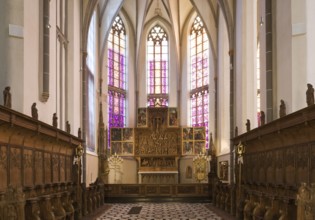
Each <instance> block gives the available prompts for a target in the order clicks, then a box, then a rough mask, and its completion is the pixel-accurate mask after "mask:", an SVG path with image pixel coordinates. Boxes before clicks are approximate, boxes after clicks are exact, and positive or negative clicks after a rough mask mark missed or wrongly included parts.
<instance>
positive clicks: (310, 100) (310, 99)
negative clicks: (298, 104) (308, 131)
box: [306, 83, 314, 106]
mask: <svg viewBox="0 0 315 220" xmlns="http://www.w3.org/2000/svg"><path fill="white" fill-rule="evenodd" d="M306 103H307V106H310V105H313V104H314V88H313V85H312V84H310V83H308V84H307V90H306Z"/></svg>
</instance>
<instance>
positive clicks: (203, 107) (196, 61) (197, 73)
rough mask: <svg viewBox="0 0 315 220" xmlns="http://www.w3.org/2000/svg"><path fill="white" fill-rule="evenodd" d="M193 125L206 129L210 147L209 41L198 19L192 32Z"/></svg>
mask: <svg viewBox="0 0 315 220" xmlns="http://www.w3.org/2000/svg"><path fill="white" fill-rule="evenodd" d="M190 64H191V65H190V106H191V109H190V110H191V125H192V126H193V127H199V126H204V127H206V148H208V146H209V143H208V142H209V141H208V140H209V137H208V134H209V95H208V90H209V41H208V36H207V33H206V29H205V28H204V26H203V22H202V20H201V18H200V17H199V16H198V17H196V19H195V21H194V23H193V25H192V27H191V31H190Z"/></svg>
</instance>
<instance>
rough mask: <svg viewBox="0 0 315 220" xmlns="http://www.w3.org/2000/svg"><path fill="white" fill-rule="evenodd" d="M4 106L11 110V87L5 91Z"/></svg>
mask: <svg viewBox="0 0 315 220" xmlns="http://www.w3.org/2000/svg"><path fill="white" fill-rule="evenodd" d="M3 106H4V107H7V108H11V107H12V106H11V93H10V86H7V87H5V89H4V91H3Z"/></svg>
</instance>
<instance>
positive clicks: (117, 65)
mask: <svg viewBox="0 0 315 220" xmlns="http://www.w3.org/2000/svg"><path fill="white" fill-rule="evenodd" d="M125 77H126V73H125V56H124V55H122V54H120V53H116V52H115V51H113V50H112V49H108V85H110V86H114V87H117V88H120V89H126V86H125V82H126V80H125Z"/></svg>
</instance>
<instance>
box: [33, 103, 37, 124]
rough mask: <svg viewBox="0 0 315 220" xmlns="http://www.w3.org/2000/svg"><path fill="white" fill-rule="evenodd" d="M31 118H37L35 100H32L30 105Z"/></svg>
mask: <svg viewBox="0 0 315 220" xmlns="http://www.w3.org/2000/svg"><path fill="white" fill-rule="evenodd" d="M32 118H34V119H36V120H38V111H37V108H36V102H34V103H33V105H32Z"/></svg>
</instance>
